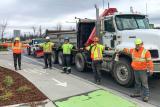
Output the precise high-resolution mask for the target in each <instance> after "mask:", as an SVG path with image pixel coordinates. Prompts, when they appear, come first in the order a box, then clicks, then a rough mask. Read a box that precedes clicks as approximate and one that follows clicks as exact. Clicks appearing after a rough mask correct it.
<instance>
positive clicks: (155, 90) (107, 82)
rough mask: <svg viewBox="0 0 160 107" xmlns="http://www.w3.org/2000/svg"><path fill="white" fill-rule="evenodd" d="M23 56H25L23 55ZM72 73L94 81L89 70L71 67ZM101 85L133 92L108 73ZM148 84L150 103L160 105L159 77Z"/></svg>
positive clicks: (128, 92) (41, 60)
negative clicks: (81, 70) (82, 70)
mask: <svg viewBox="0 0 160 107" xmlns="http://www.w3.org/2000/svg"><path fill="white" fill-rule="evenodd" d="M25 56H27V57H30V58H33V59H35V60H37V61H38V62H43V58H34V57H32V56H28V55H25ZM24 58H25V57H24ZM25 60H29V59H27V58H25ZM31 63H33V64H38V65H41V66H42V67H43V65H42V64H40V63H36V62H32V61H31ZM54 67H56V68H58V69H61V67H60V66H59V65H57V64H54ZM72 74H73V75H76V76H78V77H80V78H83V79H85V80H88V81H90V82H94V81H93V73H92V71H91V70H89V71H87V72H78V71H77V70H76V69H75V67H74V66H73V67H72ZM101 85H102V86H104V87H107V88H110V89H113V90H116V91H118V92H120V93H123V94H126V95H129V94H130V93H132V92H133V87H131V88H126V87H123V86H120V85H118V84H117V83H116V82H115V81H114V79H113V78H112V76H111V75H110V74H109V73H105V72H103V73H102V84H101ZM149 86H150V91H151V99H150V101H149V103H150V104H153V105H155V106H158V107H160V79H159V78H152V77H151V78H150V79H149ZM139 100H141V98H139Z"/></svg>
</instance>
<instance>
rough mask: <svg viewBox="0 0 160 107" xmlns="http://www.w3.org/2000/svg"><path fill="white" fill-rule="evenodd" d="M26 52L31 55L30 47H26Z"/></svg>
mask: <svg viewBox="0 0 160 107" xmlns="http://www.w3.org/2000/svg"><path fill="white" fill-rule="evenodd" d="M27 53H28V55H31V48H30V47H29V48H27Z"/></svg>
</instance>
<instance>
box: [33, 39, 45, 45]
mask: <svg viewBox="0 0 160 107" xmlns="http://www.w3.org/2000/svg"><path fill="white" fill-rule="evenodd" d="M43 42H44V40H34V44H40V43H43Z"/></svg>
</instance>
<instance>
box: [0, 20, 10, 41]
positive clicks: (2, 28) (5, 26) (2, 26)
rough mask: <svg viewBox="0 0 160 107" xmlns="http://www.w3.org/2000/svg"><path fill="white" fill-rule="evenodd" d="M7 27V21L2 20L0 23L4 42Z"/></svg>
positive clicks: (0, 31)
mask: <svg viewBox="0 0 160 107" xmlns="http://www.w3.org/2000/svg"><path fill="white" fill-rule="evenodd" d="M7 25H8V21H7V20H2V21H1V23H0V33H1V39H2V42H3V39H4V32H5V30H6V28H7Z"/></svg>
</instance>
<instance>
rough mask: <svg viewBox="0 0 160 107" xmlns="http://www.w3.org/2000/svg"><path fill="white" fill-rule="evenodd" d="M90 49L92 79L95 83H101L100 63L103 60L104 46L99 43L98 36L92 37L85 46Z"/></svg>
mask: <svg viewBox="0 0 160 107" xmlns="http://www.w3.org/2000/svg"><path fill="white" fill-rule="evenodd" d="M85 49H86V50H88V51H90V57H91V59H92V70H93V72H94V79H95V82H96V84H100V83H101V72H100V69H101V64H102V62H103V54H102V53H103V51H104V50H105V46H103V45H101V44H99V38H98V37H96V36H95V37H94V38H93V43H92V44H91V45H90V46H88V47H86V48H85Z"/></svg>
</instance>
